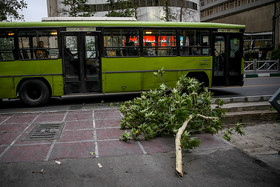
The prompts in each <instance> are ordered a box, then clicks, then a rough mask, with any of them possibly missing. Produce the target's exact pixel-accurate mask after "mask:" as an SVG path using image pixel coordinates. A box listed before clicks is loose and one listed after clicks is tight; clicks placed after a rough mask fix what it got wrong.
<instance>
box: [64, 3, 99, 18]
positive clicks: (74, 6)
mask: <svg viewBox="0 0 280 187" xmlns="http://www.w3.org/2000/svg"><path fill="white" fill-rule="evenodd" d="M87 2H88V0H63V1H62V2H61V4H63V5H64V6H66V7H67V8H69V9H63V12H67V13H68V14H69V16H71V17H79V16H81V17H90V16H93V15H94V12H93V11H92V10H91V8H90V6H89V5H88V4H87Z"/></svg>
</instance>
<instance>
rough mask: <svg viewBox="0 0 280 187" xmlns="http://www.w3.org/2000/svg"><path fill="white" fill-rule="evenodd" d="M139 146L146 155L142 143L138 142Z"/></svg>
mask: <svg viewBox="0 0 280 187" xmlns="http://www.w3.org/2000/svg"><path fill="white" fill-rule="evenodd" d="M137 144H138V145H139V147H140V149H141V150H142V152H143V154H144V155H146V154H147V152H146V151H145V149H144V147H143V145H142V144H141V142H139V141H137Z"/></svg>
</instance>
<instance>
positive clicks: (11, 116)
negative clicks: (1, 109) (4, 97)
mask: <svg viewBox="0 0 280 187" xmlns="http://www.w3.org/2000/svg"><path fill="white" fill-rule="evenodd" d="M14 115H15V114H13V115H11V116H10V117H7V118H6V119H5V120H4V121H2V122H1V123H0V125H2V124H4V123H5V122H6V121H7V120H8V119H10V118H11V117H13V116H14Z"/></svg>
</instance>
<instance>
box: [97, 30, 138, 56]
mask: <svg viewBox="0 0 280 187" xmlns="http://www.w3.org/2000/svg"><path fill="white" fill-rule="evenodd" d="M106 29H108V30H110V29H113V30H114V29H120V30H121V29H124V30H128V29H130V27H102V28H101V29H97V30H100V31H101V38H102V39H101V42H102V46H101V48H102V51H101V52H102V53H101V54H102V55H101V57H102V58H139V57H141V38H140V32H141V30H140V28H139V27H134V28H133V29H134V30H138V42H139V45H138V55H135V56H108V55H105V51H106V50H105V46H104V37H105V35H104V33H105V30H106ZM108 48H126V46H125V47H108Z"/></svg>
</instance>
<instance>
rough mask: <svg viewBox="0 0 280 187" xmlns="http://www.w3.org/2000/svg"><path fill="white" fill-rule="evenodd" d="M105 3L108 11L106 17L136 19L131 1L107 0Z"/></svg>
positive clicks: (134, 7)
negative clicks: (107, 5)
mask: <svg viewBox="0 0 280 187" xmlns="http://www.w3.org/2000/svg"><path fill="white" fill-rule="evenodd" d="M107 3H108V4H109V9H110V10H109V13H108V14H106V16H107V17H133V16H135V17H136V9H137V7H136V6H135V5H134V3H133V2H131V1H123V0H117V1H114V0H107Z"/></svg>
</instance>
